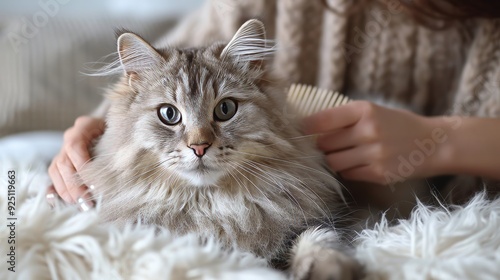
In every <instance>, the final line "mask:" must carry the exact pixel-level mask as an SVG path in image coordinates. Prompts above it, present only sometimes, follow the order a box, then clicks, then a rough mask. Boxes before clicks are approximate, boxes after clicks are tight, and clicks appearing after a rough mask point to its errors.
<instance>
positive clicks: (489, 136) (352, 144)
mask: <svg viewBox="0 0 500 280" xmlns="http://www.w3.org/2000/svg"><path fill="white" fill-rule="evenodd" d="M305 124H306V125H305V126H304V127H305V128H306V133H309V134H318V135H319V136H318V138H317V145H318V147H319V148H320V149H321V150H323V151H324V152H325V154H326V160H327V162H328V164H329V165H330V167H331V168H332V170H334V171H337V172H338V173H340V175H341V176H342V177H343V178H345V179H349V180H357V181H365V182H371V183H377V184H384V185H388V184H394V183H397V182H402V181H405V180H408V179H413V178H426V177H431V176H437V175H446V174H469V175H476V176H483V177H488V178H491V179H499V180H500V172H498V171H497V170H500V168H499V166H500V120H498V119H486V118H464V117H459V116H452V117H424V116H419V115H417V114H414V113H411V112H409V111H404V110H395V109H390V108H385V107H382V106H378V105H375V104H373V103H370V102H366V101H354V102H351V103H349V104H347V105H344V106H341V107H338V108H333V109H329V110H326V111H323V112H319V113H317V114H315V115H313V116H311V117H308V118H306V119H305Z"/></svg>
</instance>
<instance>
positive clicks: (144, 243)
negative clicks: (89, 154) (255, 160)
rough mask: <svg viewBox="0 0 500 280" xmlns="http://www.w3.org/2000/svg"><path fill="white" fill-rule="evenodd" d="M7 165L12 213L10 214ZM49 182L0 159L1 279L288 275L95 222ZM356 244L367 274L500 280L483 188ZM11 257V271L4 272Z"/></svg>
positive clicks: (498, 220) (499, 230)
mask: <svg viewBox="0 0 500 280" xmlns="http://www.w3.org/2000/svg"><path fill="white" fill-rule="evenodd" d="M11 169H14V170H15V171H16V182H15V188H16V205H15V215H14V216H15V217H16V218H17V220H15V221H12V220H7V218H8V217H10V216H9V215H8V214H9V213H8V211H7V207H8V205H7V194H8V193H7V187H8V183H7V171H8V170H11ZM47 183H48V177H47V175H46V173H45V166H42V165H40V166H36V165H32V166H30V167H29V168H28V167H26V166H22V165H20V164H14V165H12V164H11V163H10V165H9V164H6V162H2V161H0V190H1V191H0V192H1V193H0V219H1V221H2V225H1V226H0V237H1V238H0V240H1V241H0V242H1V244H0V248H1V259H0V279H176V280H177V279H231V280H234V279H268V280H272V279H285V276H284V275H283V274H282V273H280V272H277V271H273V270H272V269H270V268H268V267H266V265H265V262H264V261H263V260H261V259H257V258H255V257H253V256H251V255H249V254H245V253H242V252H239V251H238V250H233V251H231V252H227V251H223V250H220V249H219V247H218V246H217V244H216V242H208V243H206V244H200V243H199V242H198V241H197V240H196V238H194V237H193V236H183V237H173V236H171V235H170V234H169V233H168V232H166V231H162V232H160V233H157V232H156V233H155V229H153V228H150V227H147V226H137V227H129V228H127V229H126V230H119V229H117V228H114V227H112V226H106V225H99V224H98V212H97V211H90V212H86V213H82V212H79V211H78V210H76V208H75V207H63V206H61V207H58V208H57V209H50V207H48V205H47V204H46V203H45V200H44V196H43V191H44V189H43V187H44V186H45V185H46V184H47ZM10 222H15V228H13V227H12V228H9V227H8V226H7V225H8V224H9V223H10ZM9 237H10V239H8V238H9ZM9 240H15V244H9V243H8V242H9ZM10 246H15V248H14V250H11V248H10ZM355 246H356V254H357V257H358V258H359V260H360V261H361V262H363V263H364V264H365V266H366V269H367V279H500V268H499V265H500V200H495V201H491V202H489V201H486V200H485V199H484V197H483V196H481V195H479V196H477V197H476V198H474V199H473V200H472V201H471V202H470V203H469V204H468V205H467V206H465V207H455V208H454V210H453V211H451V212H449V211H447V210H445V209H444V208H438V209H430V208H427V207H425V206H423V205H419V206H418V208H417V209H416V210H415V211H414V213H413V216H412V218H411V219H410V220H407V221H406V220H405V221H401V222H400V223H399V224H398V225H397V226H393V227H390V226H388V225H387V222H386V221H384V220H382V221H380V222H379V223H378V225H377V226H376V227H375V229H373V230H365V231H363V232H361V233H359V238H358V240H357V242H356V244H355ZM11 251H14V253H15V261H14V262H11V263H9V262H8V261H9V259H10V258H11V257H10V256H8V255H7V254H12V253H11ZM13 265H15V268H14V270H15V272H12V271H10V270H8V269H9V267H12V266H13Z"/></svg>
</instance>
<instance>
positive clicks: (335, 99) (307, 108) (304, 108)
mask: <svg viewBox="0 0 500 280" xmlns="http://www.w3.org/2000/svg"><path fill="white" fill-rule="evenodd" d="M287 97H288V98H287V100H288V102H290V103H291V104H293V105H294V106H295V107H296V108H297V110H298V112H299V114H301V115H302V116H309V115H311V114H314V113H317V112H319V111H322V110H325V109H328V108H334V107H338V106H341V105H344V104H347V103H348V102H349V101H350V100H349V98H348V97H347V96H345V95H343V94H340V93H338V92H333V91H332V90H326V89H320V88H317V87H313V86H310V85H303V84H292V85H291V86H290V89H289V90H288V95H287Z"/></svg>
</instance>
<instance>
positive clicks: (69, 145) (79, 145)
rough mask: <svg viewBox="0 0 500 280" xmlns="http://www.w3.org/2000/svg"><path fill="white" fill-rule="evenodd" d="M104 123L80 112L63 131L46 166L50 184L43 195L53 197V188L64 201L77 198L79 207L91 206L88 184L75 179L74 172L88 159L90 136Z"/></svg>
mask: <svg viewBox="0 0 500 280" xmlns="http://www.w3.org/2000/svg"><path fill="white" fill-rule="evenodd" d="M104 127H105V125H104V120H103V119H101V118H93V117H88V116H82V117H79V118H77V119H76V121H75V124H74V126H73V127H71V128H69V129H68V130H66V131H65V133H64V143H63V147H62V148H61V151H60V152H59V154H58V155H57V156H56V157H55V158H54V159H53V161H52V163H51V164H50V167H49V175H50V177H51V179H52V183H53V186H51V187H50V188H49V191H48V195H47V198H51V197H52V198H53V197H55V193H54V191H55V192H57V194H58V195H59V196H60V197H61V198H62V199H63V200H64V201H66V202H68V203H75V202H78V203H79V204H80V207H81V208H82V209H83V210H86V209H85V208H89V207H92V202H91V201H90V195H89V194H88V192H87V190H88V188H87V186H85V185H80V184H78V183H77V180H76V173H77V172H78V171H79V170H80V169H81V168H82V166H83V165H84V164H85V163H86V162H87V161H88V160H89V159H90V154H89V148H90V145H91V143H92V140H94V139H95V138H97V137H99V136H100V135H101V134H102V133H103V132H104ZM79 199H80V200H79Z"/></svg>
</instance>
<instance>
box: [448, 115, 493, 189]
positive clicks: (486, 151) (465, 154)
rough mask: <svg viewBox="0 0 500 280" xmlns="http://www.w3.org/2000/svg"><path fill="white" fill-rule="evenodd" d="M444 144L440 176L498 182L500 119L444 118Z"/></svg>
mask: <svg viewBox="0 0 500 280" xmlns="http://www.w3.org/2000/svg"><path fill="white" fill-rule="evenodd" d="M438 121H441V122H443V121H444V123H448V124H449V126H448V128H449V129H448V135H449V139H448V141H446V142H444V143H443V145H442V149H441V150H440V151H438V153H440V155H439V156H440V157H441V159H442V161H441V167H440V168H441V171H442V172H441V173H449V174H468V175H475V176H481V177H486V178H490V179H496V180H500V119H493V118H475V117H471V118H469V117H456V116H455V117H448V118H446V117H445V118H441V120H438Z"/></svg>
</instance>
